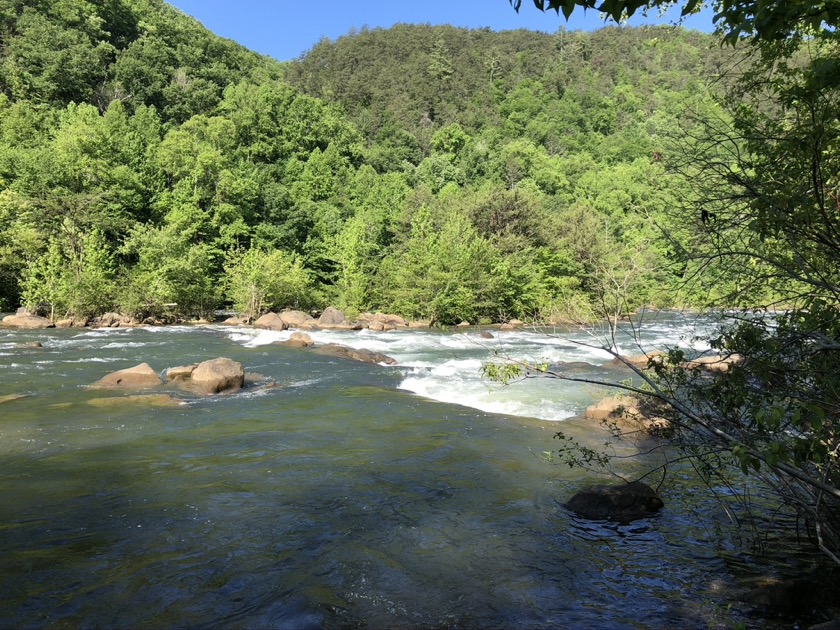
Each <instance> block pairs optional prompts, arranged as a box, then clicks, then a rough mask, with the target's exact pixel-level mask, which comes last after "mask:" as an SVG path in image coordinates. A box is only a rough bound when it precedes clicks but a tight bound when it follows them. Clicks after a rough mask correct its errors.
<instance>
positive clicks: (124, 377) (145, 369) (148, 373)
mask: <svg viewBox="0 0 840 630" xmlns="http://www.w3.org/2000/svg"><path fill="white" fill-rule="evenodd" d="M161 383H162V381H161V380H160V377H159V376H158V375H157V372H155V371H154V370H153V369H152V368H151V366H150V365H149V364H148V363H141V364H140V365H135V366H134V367H131V368H126V369H125V370H118V371H116V372H111V373H110V374H108V375H107V376H104V377H102V378H101V379H99V380H98V381H96V382H95V383H94V384H93V385H91V387H97V388H103V389H145V388H147V387H156V386H157V385H160V384H161Z"/></svg>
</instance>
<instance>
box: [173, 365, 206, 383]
mask: <svg viewBox="0 0 840 630" xmlns="http://www.w3.org/2000/svg"><path fill="white" fill-rule="evenodd" d="M197 367H198V363H194V364H193V365H179V366H178V367H171V368H169V369H168V370H166V380H167V381H187V380H189V379H190V377H191V376H192V373H193V372H194V371H195V368H197Z"/></svg>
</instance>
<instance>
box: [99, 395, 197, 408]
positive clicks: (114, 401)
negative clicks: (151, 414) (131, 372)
mask: <svg viewBox="0 0 840 630" xmlns="http://www.w3.org/2000/svg"><path fill="white" fill-rule="evenodd" d="M87 404H89V405H91V406H92V407H132V406H140V407H180V406H182V405H183V404H184V403H182V402H180V401H178V400H176V399H174V398H172V396H170V395H169V394H141V395H139V396H109V397H107V398H91V399H90V400H88V401H87Z"/></svg>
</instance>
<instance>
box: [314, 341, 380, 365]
mask: <svg viewBox="0 0 840 630" xmlns="http://www.w3.org/2000/svg"><path fill="white" fill-rule="evenodd" d="M313 352H315V353H317V354H323V355H326V356H331V357H341V358H342V359H351V360H353V361H361V362H362V363H384V364H385V365H396V363H397V360H396V359H394V358H392V357H389V356H388V355H385V354H381V353H379V352H372V351H371V350H365V349H363V348H359V349H356V348H348V347H347V346H342V345H339V344H337V343H327V344H324V345H322V346H315V348H314V349H313Z"/></svg>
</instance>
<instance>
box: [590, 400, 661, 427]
mask: <svg viewBox="0 0 840 630" xmlns="http://www.w3.org/2000/svg"><path fill="white" fill-rule="evenodd" d="M644 407H645V405H644V404H643V403H642V402H641V401H640V400H638V399H637V398H633V397H631V396H621V397H615V396H611V397H608V398H604V399H603V400H599V401H598V402H597V403H595V404H594V405H591V406H589V407H587V408H586V411H584V412H583V417H584V418H585V419H587V420H594V421H595V422H600V423H601V424H604V425H607V426H608V427H613V426H615V427H616V428H618V429H619V430H621V431H622V432H626V431H632V432H641V433H644V434H647V435H652V436H659V437H669V436H670V435H671V434H673V426H672V425H671V423H670V422H669V421H668V420H667V419H666V418H663V417H662V416H660V415H655V414H654V413H653V410H652V409H651V410H647V409H645V408H644Z"/></svg>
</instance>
